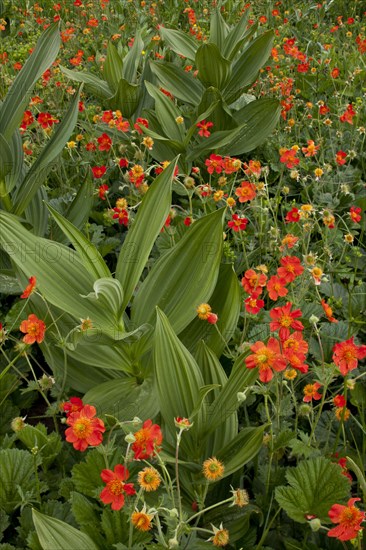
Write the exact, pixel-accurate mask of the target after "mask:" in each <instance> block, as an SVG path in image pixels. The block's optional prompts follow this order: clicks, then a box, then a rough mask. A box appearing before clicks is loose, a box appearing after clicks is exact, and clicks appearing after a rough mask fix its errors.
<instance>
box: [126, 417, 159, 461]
mask: <svg viewBox="0 0 366 550" xmlns="http://www.w3.org/2000/svg"><path fill="white" fill-rule="evenodd" d="M133 435H134V436H135V442H134V443H133V445H132V450H133V452H134V453H135V460H142V459H143V458H149V457H151V456H154V454H155V452H160V449H158V448H157V447H159V445H161V443H162V441H163V434H162V433H161V429H160V426H158V425H157V424H153V423H152V420H150V419H149V420H146V421H145V422H144V423H143V425H142V428H141V430H139V431H137V432H136V433H134V434H133Z"/></svg>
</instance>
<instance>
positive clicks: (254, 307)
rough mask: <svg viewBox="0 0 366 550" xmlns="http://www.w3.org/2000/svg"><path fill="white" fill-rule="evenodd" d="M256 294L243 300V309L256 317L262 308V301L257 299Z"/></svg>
mask: <svg viewBox="0 0 366 550" xmlns="http://www.w3.org/2000/svg"><path fill="white" fill-rule="evenodd" d="M258 296H259V294H258V292H253V294H251V295H250V296H249V297H248V298H247V299H246V300H244V304H245V309H246V311H247V312H248V313H252V314H253V315H256V314H257V313H259V312H260V310H261V309H262V308H263V307H264V301H263V300H260V299H259V298H258Z"/></svg>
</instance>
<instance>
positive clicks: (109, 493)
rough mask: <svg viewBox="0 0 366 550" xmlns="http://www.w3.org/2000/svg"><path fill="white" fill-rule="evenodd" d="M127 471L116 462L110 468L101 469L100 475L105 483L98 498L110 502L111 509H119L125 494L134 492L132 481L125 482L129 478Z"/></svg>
mask: <svg viewBox="0 0 366 550" xmlns="http://www.w3.org/2000/svg"><path fill="white" fill-rule="evenodd" d="M129 475H130V473H129V471H128V470H127V468H125V467H124V466H122V464H117V466H115V467H114V471H112V470H102V472H101V474H100V477H101V478H102V480H103V481H104V483H106V484H107V485H106V486H105V487H104V489H103V491H102V492H101V493H100V495H99V496H100V499H101V501H102V502H103V503H104V504H111V508H112V510H120V509H121V508H122V506H123V505H124V503H125V496H124V493H125V494H126V495H129V496H133V495H135V494H136V491H135V489H134V486H133V483H125V481H126V479H128V478H129Z"/></svg>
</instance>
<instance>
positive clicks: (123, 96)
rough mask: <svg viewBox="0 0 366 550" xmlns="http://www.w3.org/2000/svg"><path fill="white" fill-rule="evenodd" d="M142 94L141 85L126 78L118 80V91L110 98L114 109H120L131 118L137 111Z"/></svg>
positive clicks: (125, 115)
mask: <svg viewBox="0 0 366 550" xmlns="http://www.w3.org/2000/svg"><path fill="white" fill-rule="evenodd" d="M140 96H141V87H140V86H139V85H137V84H130V83H129V82H128V81H127V80H125V79H124V78H121V80H120V81H119V82H118V86H117V90H116V93H115V94H114V96H113V97H111V98H110V99H109V104H110V106H111V108H112V109H115V110H116V109H119V110H120V111H122V113H123V116H124V117H126V118H131V117H132V115H133V114H134V112H135V111H136V109H137V107H138V104H139V101H140Z"/></svg>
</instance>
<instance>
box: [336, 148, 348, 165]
mask: <svg viewBox="0 0 366 550" xmlns="http://www.w3.org/2000/svg"><path fill="white" fill-rule="evenodd" d="M346 158H347V153H345V152H344V151H338V153H336V156H335V161H336V163H337V164H338V165H339V166H343V164H346Z"/></svg>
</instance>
